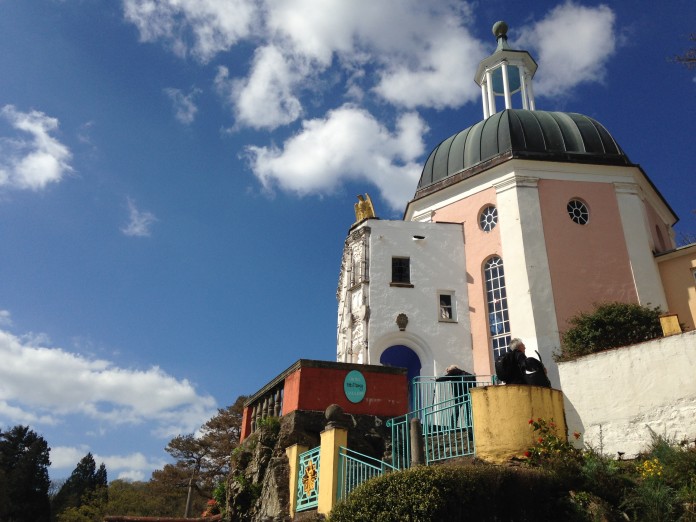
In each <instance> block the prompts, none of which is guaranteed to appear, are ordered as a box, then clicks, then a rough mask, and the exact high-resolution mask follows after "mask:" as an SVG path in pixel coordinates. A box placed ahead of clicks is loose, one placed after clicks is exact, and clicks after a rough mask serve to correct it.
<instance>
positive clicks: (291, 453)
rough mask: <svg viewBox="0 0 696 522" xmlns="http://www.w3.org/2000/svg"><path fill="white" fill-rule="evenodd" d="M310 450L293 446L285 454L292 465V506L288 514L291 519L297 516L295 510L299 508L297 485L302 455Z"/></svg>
mask: <svg viewBox="0 0 696 522" xmlns="http://www.w3.org/2000/svg"><path fill="white" fill-rule="evenodd" d="M308 449H309V448H308V447H307V446H301V445H300V444H293V445H292V446H288V447H287V448H285V454H286V455H287V457H288V462H289V463H290V506H289V508H288V512H289V513H290V516H291V517H294V516H295V508H296V507H297V483H298V476H297V474H298V472H299V471H298V470H299V469H300V454H301V453H304V452H305V451H307V450H308Z"/></svg>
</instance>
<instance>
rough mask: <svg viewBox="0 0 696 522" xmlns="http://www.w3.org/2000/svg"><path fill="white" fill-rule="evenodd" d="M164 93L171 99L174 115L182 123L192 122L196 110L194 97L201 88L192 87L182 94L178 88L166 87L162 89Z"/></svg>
mask: <svg viewBox="0 0 696 522" xmlns="http://www.w3.org/2000/svg"><path fill="white" fill-rule="evenodd" d="M164 93H165V94H166V95H167V97H168V98H169V99H170V100H171V101H172V105H173V107H174V117H175V118H176V119H177V120H179V121H180V122H181V123H183V124H184V125H189V124H191V123H193V120H194V119H195V118H196V113H197V112H198V107H196V104H195V103H194V98H195V97H196V96H198V95H199V94H200V93H201V90H200V89H196V88H194V89H191V92H189V93H188V94H184V93H183V92H182V91H181V90H180V89H174V88H173V87H167V88H166V89H164Z"/></svg>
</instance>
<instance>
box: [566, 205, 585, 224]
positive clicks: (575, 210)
mask: <svg viewBox="0 0 696 522" xmlns="http://www.w3.org/2000/svg"><path fill="white" fill-rule="evenodd" d="M567 209H568V215H569V216H570V219H572V220H573V221H574V222H575V223H577V224H578V225H586V224H587V222H588V221H589V220H590V211H589V210H588V209H587V205H585V203H583V202H582V201H580V200H579V199H571V200H570V201H569V202H568V207H567Z"/></svg>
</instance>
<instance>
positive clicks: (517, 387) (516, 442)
mask: <svg viewBox="0 0 696 522" xmlns="http://www.w3.org/2000/svg"><path fill="white" fill-rule="evenodd" d="M471 411H472V413H473V421H474V437H475V440H476V456H477V457H479V458H480V459H482V460H486V461H489V462H495V463H502V462H505V461H507V460H509V459H510V458H512V457H523V456H524V452H525V451H526V450H527V449H529V448H530V447H531V446H532V445H533V444H534V438H535V434H534V431H533V430H532V429H530V426H529V419H532V418H533V419H538V418H539V417H541V418H542V419H544V420H546V421H547V422H550V421H551V420H553V422H554V423H555V424H556V426H557V430H558V431H557V433H558V435H559V436H560V437H561V438H566V436H567V434H566V429H567V428H566V421H565V410H564V407H563V393H562V392H561V391H560V390H554V389H553V388H542V387H540V386H529V385H525V384H508V385H505V386H486V387H481V388H472V389H471Z"/></svg>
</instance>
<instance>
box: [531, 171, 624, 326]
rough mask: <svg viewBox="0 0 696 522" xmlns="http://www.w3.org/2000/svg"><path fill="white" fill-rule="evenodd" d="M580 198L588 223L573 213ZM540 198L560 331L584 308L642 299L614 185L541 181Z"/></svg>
mask: <svg viewBox="0 0 696 522" xmlns="http://www.w3.org/2000/svg"><path fill="white" fill-rule="evenodd" d="M571 199H580V200H582V201H583V202H585V204H586V205H587V207H588V208H589V212H590V218H589V221H588V223H587V224H586V225H579V224H577V223H575V222H573V221H572V220H571V219H570V218H569V217H568V212H567V209H566V206H567V204H568V201H570V200H571ZM539 202H540V206H541V217H542V226H543V229H544V237H545V240H546V251H547V255H548V262H549V270H550V273H551V284H552V287H553V296H554V301H555V309H556V318H557V320H558V327H559V330H560V331H561V332H562V331H563V330H564V329H565V328H566V326H567V320H568V319H569V318H570V317H571V316H573V315H575V314H576V313H578V312H580V311H587V310H591V309H592V308H593V305H594V304H595V303H599V302H604V301H623V302H633V303H637V302H638V296H637V294H636V289H635V285H634V282H633V278H632V277H631V273H632V272H631V263H630V260H629V257H628V250H627V248H626V242H625V239H624V233H623V229H622V225H621V216H620V214H619V205H618V202H617V200H616V195H615V192H614V186H613V185H612V184H609V183H591V182H580V181H568V180H563V181H558V180H540V181H539Z"/></svg>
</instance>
